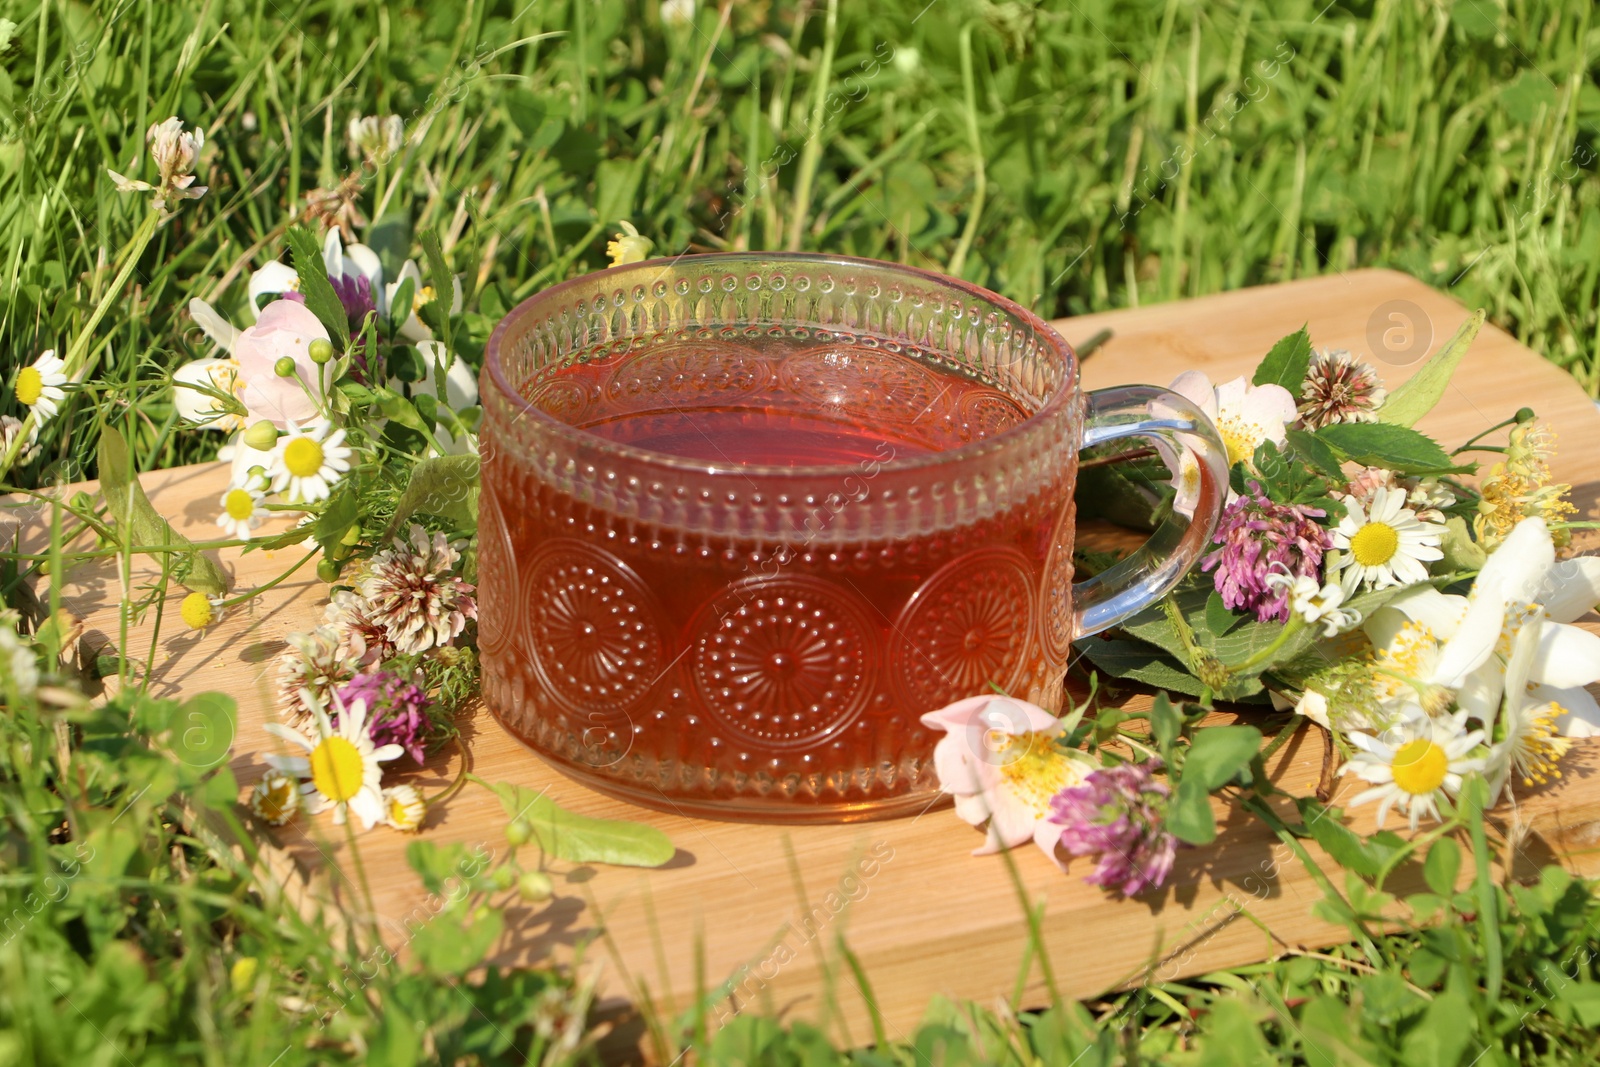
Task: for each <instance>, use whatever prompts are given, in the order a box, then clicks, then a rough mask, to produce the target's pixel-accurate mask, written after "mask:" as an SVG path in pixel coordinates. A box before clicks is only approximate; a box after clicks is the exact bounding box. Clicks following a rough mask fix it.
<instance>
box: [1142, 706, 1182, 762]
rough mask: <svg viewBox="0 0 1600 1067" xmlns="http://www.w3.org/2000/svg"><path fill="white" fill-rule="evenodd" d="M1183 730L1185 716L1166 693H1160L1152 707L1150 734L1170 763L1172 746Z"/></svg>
mask: <svg viewBox="0 0 1600 1067" xmlns="http://www.w3.org/2000/svg"><path fill="white" fill-rule="evenodd" d="M1182 732H1183V716H1182V715H1181V714H1179V713H1178V709H1177V708H1175V707H1173V706H1172V701H1170V700H1168V699H1167V695H1166V694H1165V693H1161V694H1158V695H1157V696H1156V700H1155V704H1154V705H1152V706H1151V708H1150V736H1151V737H1152V738H1154V739H1155V743H1156V747H1157V748H1159V749H1160V750H1161V757H1162V759H1164V760H1166V761H1167V763H1168V765H1171V763H1172V759H1171V753H1172V746H1173V745H1174V744H1175V743H1177V740H1178V735H1179V734H1180V733H1182Z"/></svg>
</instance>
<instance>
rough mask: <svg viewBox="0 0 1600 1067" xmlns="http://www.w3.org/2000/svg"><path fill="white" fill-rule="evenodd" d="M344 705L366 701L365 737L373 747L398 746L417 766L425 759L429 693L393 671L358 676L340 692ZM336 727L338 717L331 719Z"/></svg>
mask: <svg viewBox="0 0 1600 1067" xmlns="http://www.w3.org/2000/svg"><path fill="white" fill-rule="evenodd" d="M339 697H340V698H341V699H342V700H343V701H344V702H345V705H346V706H349V704H350V703H351V702H352V701H355V700H365V701H366V702H367V736H369V737H371V738H372V743H373V744H374V745H378V746H383V745H389V744H394V745H399V746H400V747H401V748H403V749H405V750H406V751H407V752H408V753H410V755H411V758H412V759H414V760H416V761H417V762H418V763H419V764H420V763H422V762H424V760H425V759H426V758H427V754H428V752H427V737H428V729H429V725H430V724H429V722H428V710H427V709H428V694H426V693H424V692H423V691H422V689H421V688H419V687H418V686H417V685H415V684H413V683H412V682H411V681H409V680H408V679H406V678H403V677H401V676H400V675H398V674H396V673H395V672H394V671H372V672H370V673H367V674H358V675H356V676H355V677H354V678H352V679H350V681H348V682H346V683H345V685H344V688H342V689H340V690H339ZM332 724H333V725H334V726H337V725H338V716H334V717H333V720H332Z"/></svg>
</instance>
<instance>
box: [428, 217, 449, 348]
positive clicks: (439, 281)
mask: <svg viewBox="0 0 1600 1067" xmlns="http://www.w3.org/2000/svg"><path fill="white" fill-rule="evenodd" d="M422 252H423V255H424V256H425V257H426V259H427V276H428V284H429V285H431V286H433V293H434V297H433V299H432V300H430V301H428V302H427V303H426V304H424V305H422V311H423V312H426V313H427V314H426V316H425V317H426V318H427V319H428V322H429V325H430V326H431V327H432V329H433V332H434V334H435V335H436V336H437V337H438V339H439V341H440V343H442V344H443V345H444V349H445V351H446V352H454V351H455V350H456V348H455V344H454V343H453V338H452V336H451V328H452V327H451V322H450V305H451V302H452V298H451V294H452V293H454V292H455V275H453V274H451V273H450V268H449V266H448V265H446V263H445V261H444V249H442V248H441V247H440V246H439V234H438V233H437V232H435V231H433V230H429V231H427V232H426V233H424V234H423V235H422Z"/></svg>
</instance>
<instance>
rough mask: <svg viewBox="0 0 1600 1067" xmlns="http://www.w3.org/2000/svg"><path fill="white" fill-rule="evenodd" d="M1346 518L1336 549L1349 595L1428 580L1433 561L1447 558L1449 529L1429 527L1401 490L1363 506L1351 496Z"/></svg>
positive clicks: (1335, 538)
mask: <svg viewBox="0 0 1600 1067" xmlns="http://www.w3.org/2000/svg"><path fill="white" fill-rule="evenodd" d="M1344 504H1345V516H1344V518H1343V519H1342V520H1340V522H1339V525H1338V526H1337V527H1336V528H1335V529H1334V531H1333V547H1334V548H1337V549H1339V550H1340V552H1341V558H1340V560H1339V563H1338V567H1339V568H1340V569H1341V570H1342V571H1343V574H1341V575H1340V580H1339V584H1340V585H1342V586H1344V591H1345V592H1346V593H1347V594H1352V593H1354V592H1355V591H1356V589H1357V587H1359V586H1361V585H1367V586H1369V587H1370V588H1373V589H1387V588H1388V587H1390V586H1392V585H1415V584H1416V583H1417V582H1425V581H1427V580H1428V568H1427V566H1426V562H1427V561H1432V560H1436V559H1443V558H1444V552H1443V551H1441V550H1440V548H1439V543H1440V542H1441V541H1443V540H1444V527H1443V526H1441V525H1439V524H1438V523H1432V522H1423V521H1422V520H1420V519H1418V518H1417V513H1416V512H1414V511H1412V510H1411V509H1410V508H1408V507H1406V506H1405V504H1406V494H1405V491H1404V490H1401V489H1378V490H1376V491H1375V492H1374V493H1373V494H1372V500H1371V503H1370V504H1369V505H1368V506H1367V507H1363V506H1362V504H1361V501H1359V500H1357V499H1356V498H1355V497H1345V498H1344Z"/></svg>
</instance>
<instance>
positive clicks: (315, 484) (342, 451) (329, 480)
mask: <svg viewBox="0 0 1600 1067" xmlns="http://www.w3.org/2000/svg"><path fill="white" fill-rule="evenodd" d="M350 456H351V449H350V447H349V446H348V445H346V444H345V443H344V431H343V430H335V429H333V427H332V425H331V424H329V423H328V422H326V421H320V420H319V421H317V422H314V423H312V424H311V425H310V426H307V427H305V428H301V427H299V426H296V425H294V424H292V423H291V424H290V426H289V432H288V433H286V434H284V435H283V438H282V439H281V440H280V441H279V442H278V447H277V450H276V451H275V452H274V453H273V454H272V490H273V492H276V493H281V492H284V491H285V490H288V493H289V499H290V500H293V501H296V502H298V503H303V504H311V503H315V502H316V501H318V500H326V499H327V497H328V494H329V493H330V492H331V491H332V489H333V486H335V485H337V484H338V482H339V479H340V478H343V477H344V475H345V472H346V471H348V470H349V469H350Z"/></svg>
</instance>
